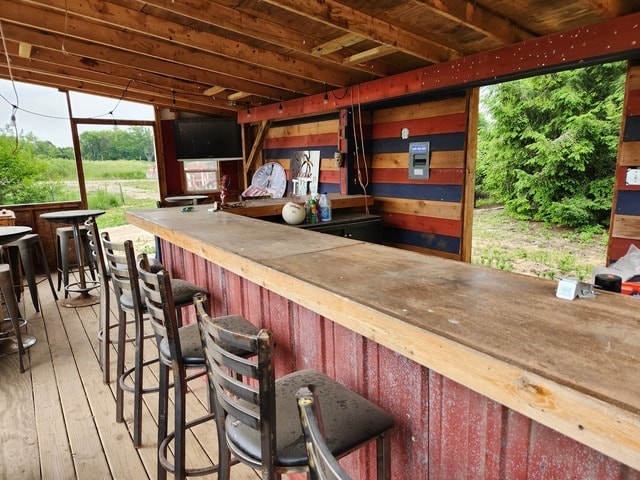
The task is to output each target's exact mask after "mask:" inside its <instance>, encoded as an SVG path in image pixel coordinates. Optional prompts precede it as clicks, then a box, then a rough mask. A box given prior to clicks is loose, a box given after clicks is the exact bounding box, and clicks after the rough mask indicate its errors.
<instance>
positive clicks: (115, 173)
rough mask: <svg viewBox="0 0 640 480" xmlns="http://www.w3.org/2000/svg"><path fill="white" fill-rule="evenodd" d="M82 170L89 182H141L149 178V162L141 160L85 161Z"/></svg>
mask: <svg viewBox="0 0 640 480" xmlns="http://www.w3.org/2000/svg"><path fill="white" fill-rule="evenodd" d="M82 168H83V170H84V176H85V179H87V180H140V179H145V178H147V170H148V169H149V162H145V161H139V160H112V161H109V162H100V161H83V162H82Z"/></svg>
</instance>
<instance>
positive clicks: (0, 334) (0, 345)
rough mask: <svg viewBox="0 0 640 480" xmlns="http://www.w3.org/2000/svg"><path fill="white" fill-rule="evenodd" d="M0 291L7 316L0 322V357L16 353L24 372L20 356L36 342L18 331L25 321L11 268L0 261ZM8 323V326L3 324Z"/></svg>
mask: <svg viewBox="0 0 640 480" xmlns="http://www.w3.org/2000/svg"><path fill="white" fill-rule="evenodd" d="M0 293H1V294H2V302H3V303H4V305H5V307H6V308H7V312H8V314H9V318H8V319H7V320H3V321H2V322H1V324H0V357H2V356H5V355H11V354H13V353H17V354H18V357H19V364H20V373H22V372H24V362H23V360H22V357H23V356H24V355H25V353H26V350H27V349H28V348H30V347H32V346H33V345H35V343H36V339H35V337H33V336H31V335H25V336H24V338H23V337H22V334H21V333H20V328H21V327H22V326H23V325H25V324H26V321H25V320H24V319H23V318H22V315H21V314H20V309H19V308H18V301H17V299H16V296H15V291H14V289H13V276H12V275H11V269H10V268H9V265H8V264H6V263H0ZM7 323H10V325H11V326H10V327H6V326H5V324H7Z"/></svg>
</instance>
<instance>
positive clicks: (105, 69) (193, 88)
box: [7, 41, 235, 110]
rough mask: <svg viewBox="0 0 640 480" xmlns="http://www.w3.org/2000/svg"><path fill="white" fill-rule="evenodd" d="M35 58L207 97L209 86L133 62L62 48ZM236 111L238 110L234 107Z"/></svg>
mask: <svg viewBox="0 0 640 480" xmlns="http://www.w3.org/2000/svg"><path fill="white" fill-rule="evenodd" d="M7 45H8V51H9V54H10V55H12V54H13V53H14V52H15V50H16V49H15V47H13V43H12V42H11V41H7ZM32 52H33V53H32V59H33V60H35V61H39V62H43V63H46V64H50V66H49V67H48V69H49V71H55V69H56V68H57V69H66V68H74V69H75V72H76V76H80V75H81V74H82V72H86V74H88V75H90V74H92V73H94V72H95V73H99V74H103V75H105V76H111V77H114V78H120V79H125V81H128V80H132V79H133V80H135V81H136V83H137V85H138V86H140V87H141V86H143V85H149V86H151V87H155V88H160V89H164V90H165V91H168V92H175V94H176V95H181V94H186V95H191V96H203V97H207V95H206V85H202V84H198V83H196V82H192V81H185V80H182V79H180V78H172V77H168V76H166V75H158V74H156V73H152V72H145V71H140V70H137V69H136V68H134V67H132V66H129V65H122V64H115V63H108V62H99V61H96V60H93V59H89V58H85V57H77V56H76V55H74V54H70V53H68V54H64V53H62V52H61V51H60V50H53V49H50V48H44V47H34V48H33V49H32ZM12 61H13V62H18V61H19V60H18V59H15V58H14V59H13V60H12ZM202 100H206V102H207V103H208V104H212V103H211V102H212V101H211V99H209V98H206V99H204V98H203V99H202ZM215 104H216V105H217V106H218V107H220V108H224V105H225V104H228V102H226V101H223V100H220V101H218V102H216V103H215ZM233 110H235V109H233Z"/></svg>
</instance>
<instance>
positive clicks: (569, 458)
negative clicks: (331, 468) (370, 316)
mask: <svg viewBox="0 0 640 480" xmlns="http://www.w3.org/2000/svg"><path fill="white" fill-rule="evenodd" d="M162 249H163V252H166V253H165V256H164V258H163V262H164V263H165V265H166V266H167V268H168V269H169V271H170V272H171V273H172V274H173V275H176V276H179V277H180V278H185V279H186V280H190V281H193V282H196V283H197V284H199V285H202V286H206V288H208V289H209V291H210V292H211V295H212V299H211V303H210V311H211V313H212V314H213V315H223V314H241V315H243V316H245V317H246V318H247V319H249V320H250V321H251V322H253V323H254V324H256V325H259V326H261V327H266V328H270V329H271V330H272V331H273V332H274V335H275V337H274V338H275V349H276V355H275V362H276V365H275V371H276V376H277V377H278V376H281V375H284V374H286V373H289V372H291V371H293V370H299V369H303V368H315V369H318V370H321V371H323V372H325V373H326V374H328V375H330V376H331V377H333V378H336V379H337V380H339V381H340V382H343V383H344V384H345V385H347V386H348V387H349V388H351V389H353V390H354V391H356V392H358V393H360V394H362V395H364V396H366V397H367V398H369V399H371V400H372V401H374V402H376V403H377V404H378V405H380V406H382V407H383V408H385V409H386V410H387V411H388V412H389V413H391V415H392V416H393V417H394V420H395V426H394V428H393V430H392V432H391V445H392V467H391V468H392V475H391V477H392V478H393V479H398V480H409V479H411V480H414V479H416V480H417V479H425V480H454V479H463V480H473V479H505V480H520V479H531V480H543V479H544V480H549V479H552V480H640V472H638V471H636V470H632V469H630V468H629V467H626V466H624V465H622V464H620V463H619V462H617V461H615V460H613V459H611V458H609V457H606V456H604V455H602V454H600V453H598V452H596V451H594V450H592V449H590V448H588V447H585V446H584V445H582V444H580V443H578V442H576V441H574V440H571V439H569V438H568V437H565V436H563V435H561V434H559V433H557V432H554V431H553V430H550V429H549V428H547V427H544V426H542V425H540V424H538V423H536V422H534V421H531V420H529V419H528V418H526V417H524V416H522V415H520V414H518V413H516V412H513V411H511V410H509V409H507V408H505V407H503V406H502V405H500V404H497V403H496V402H494V401H492V400H489V399H488V398H486V397H483V396H482V395H479V394H477V393H475V392H473V391H472V390H469V389H468V388H466V387H463V386H461V385H459V384H457V383H455V382H453V381H451V380H448V379H447V378H444V377H442V376H441V375H439V374H437V373H436V372H433V371H430V370H429V369H427V368H424V367H422V366H421V365H419V364H416V363H414V362H412V361H410V360H408V359H407V358H405V357H403V356H401V355H398V354H396V353H394V352H392V351H390V350H388V349H386V348H384V347H382V346H380V345H378V344H377V343H375V342H373V341H370V340H368V339H365V338H363V337H361V336H360V335H358V334H356V333H354V332H352V331H350V330H348V329H346V328H344V327H342V326H340V325H337V324H335V323H334V322H332V321H331V320H329V319H327V318H324V317H322V316H320V315H317V314H316V313H314V312H312V311H310V310H308V309H306V308H302V307H300V306H299V305H296V304H294V303H292V302H290V301H288V300H287V299H285V298H283V297H281V296H279V295H276V294H274V293H272V292H270V291H268V290H266V289H264V288H262V287H260V286H258V285H256V284H254V283H252V282H249V281H247V280H245V279H243V278H241V277H239V276H238V275H235V274H233V273H230V272H228V271H226V270H224V269H221V268H219V267H218V266H217V265H214V264H212V263H210V262H208V261H206V260H204V259H203V258H201V257H198V256H197V255H195V254H192V253H189V252H185V251H184V250H182V249H180V248H177V247H174V246H172V245H171V244H169V243H168V242H165V241H162ZM190 315H191V316H190V317H189V320H190V321H194V317H193V312H191V313H190ZM374 458H375V452H374V449H373V448H369V449H368V450H367V451H365V452H355V453H353V454H351V455H350V456H348V457H347V458H345V459H343V460H341V463H342V464H343V465H344V467H345V468H346V469H347V471H348V472H349V473H350V474H351V475H352V476H353V477H354V478H358V479H371V478H375V470H374V464H373V462H374Z"/></svg>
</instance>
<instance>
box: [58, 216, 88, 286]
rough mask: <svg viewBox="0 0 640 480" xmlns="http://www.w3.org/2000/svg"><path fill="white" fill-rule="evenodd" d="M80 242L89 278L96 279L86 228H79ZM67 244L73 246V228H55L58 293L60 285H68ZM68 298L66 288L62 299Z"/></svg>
mask: <svg viewBox="0 0 640 480" xmlns="http://www.w3.org/2000/svg"><path fill="white" fill-rule="evenodd" d="M80 240H81V242H82V245H83V246H84V254H85V258H86V260H87V265H88V266H89V271H90V272H91V278H92V279H93V280H95V279H96V274H95V263H94V262H93V258H92V256H91V253H90V248H89V240H88V238H87V227H86V226H84V225H81V226H80ZM69 243H71V245H73V244H74V241H73V227H58V228H56V263H57V269H58V291H60V287H61V285H64V286H65V287H66V286H67V285H69V271H70V268H71V265H70V263H69ZM82 253H83V252H76V255H82ZM68 296H69V292H67V290H66V288H65V291H64V298H67V297H68Z"/></svg>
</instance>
